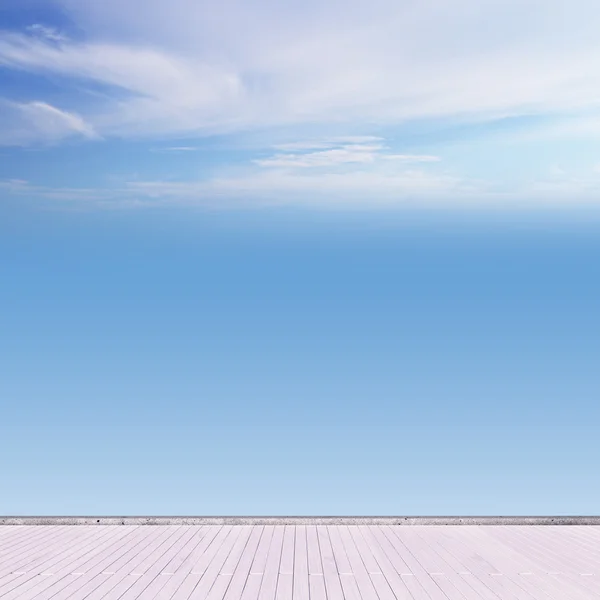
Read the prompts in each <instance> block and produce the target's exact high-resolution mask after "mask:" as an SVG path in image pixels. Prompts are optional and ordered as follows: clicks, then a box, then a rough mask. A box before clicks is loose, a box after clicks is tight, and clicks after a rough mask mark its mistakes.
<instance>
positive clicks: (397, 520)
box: [0, 516, 600, 526]
mask: <svg viewBox="0 0 600 600" xmlns="http://www.w3.org/2000/svg"><path fill="white" fill-rule="evenodd" d="M0 525H405V526H411V525H412V526H414V525H417V526H418V525H600V516H591V517H583V516H580V517H578V516H556V517H552V516H545V517H492V516H488V517H467V516H464V517H458V516H456V517H433V516H432V517H417V516H412V517H410V516H409V517H231V516H230V517H142V516H140V517H116V516H113V517H67V516H64V517H33V516H30V517H29V516H28V517H25V516H23V517H0Z"/></svg>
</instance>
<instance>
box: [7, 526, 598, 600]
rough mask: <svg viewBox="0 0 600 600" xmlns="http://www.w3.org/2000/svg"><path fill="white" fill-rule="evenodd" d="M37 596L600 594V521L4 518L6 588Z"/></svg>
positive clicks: (355, 598) (254, 598) (268, 599)
mask: <svg viewBox="0 0 600 600" xmlns="http://www.w3.org/2000/svg"><path fill="white" fill-rule="evenodd" d="M34 598H37V599H44V600H49V599H52V600H66V599H69V600H84V599H86V600H100V599H101V598H102V599H107V600H117V599H119V600H135V599H140V600H188V599H189V600H196V599H197V600H205V599H206V600H326V599H329V600H396V599H397V600H401V599H413V598H414V599H415V600H452V599H456V600H469V599H474V598H484V599H488V600H498V598H502V599H506V600H514V599H523V600H531V599H532V598H535V599H537V598H539V599H540V600H552V599H553V600H585V599H590V600H591V599H600V527H593V526H568V527H560V526H556V527H547V526H546V527H536V526H497V527H491V526H438V527H435V526H415V527H399V526H385V525H365V526H337V525H336V526H333V525H328V526H325V525H323V526H319V525H317V526H311V525H307V526H301V525H275V526H265V525H253V526H232V525H223V526H221V525H208V526H188V525H173V526H116V525H110V526H103V525H98V526H64V527H63V526H28V525H25V526H5V527H0V599H1V600H13V599H14V600H30V599H34Z"/></svg>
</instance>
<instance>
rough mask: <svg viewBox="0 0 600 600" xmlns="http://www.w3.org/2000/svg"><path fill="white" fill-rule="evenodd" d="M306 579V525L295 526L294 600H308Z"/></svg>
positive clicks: (307, 582)
mask: <svg viewBox="0 0 600 600" xmlns="http://www.w3.org/2000/svg"><path fill="white" fill-rule="evenodd" d="M309 593H310V592H309V581H308V549H307V544H306V527H305V526H304V525H299V526H297V527H296V538H295V551H294V589H293V599H294V600H309Z"/></svg>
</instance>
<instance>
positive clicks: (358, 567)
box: [338, 525, 393, 600]
mask: <svg viewBox="0 0 600 600" xmlns="http://www.w3.org/2000/svg"><path fill="white" fill-rule="evenodd" d="M351 527H356V526H355V525H352V526H351ZM338 530H339V532H340V538H341V540H342V543H343V544H344V548H345V550H346V556H347V557H348V562H349V563H350V568H351V569H352V573H353V574H354V578H355V579H356V584H357V585H358V590H359V592H360V595H361V597H362V598H363V599H367V598H369V599H373V600H376V599H377V598H378V597H379V594H378V593H377V591H376V590H375V586H374V585H373V581H372V580H371V578H370V577H369V573H368V572H367V569H366V568H365V565H364V563H363V559H362V557H361V555H360V553H359V552H358V549H357V548H356V544H355V543H354V540H353V539H352V535H351V534H350V529H349V527H348V526H347V525H341V526H339V527H338ZM378 572H379V571H378ZM388 590H389V593H387V590H384V596H383V597H382V598H381V600H390V598H389V594H392V596H393V593H392V591H391V589H389V586H388Z"/></svg>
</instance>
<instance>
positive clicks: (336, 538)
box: [327, 525, 354, 576]
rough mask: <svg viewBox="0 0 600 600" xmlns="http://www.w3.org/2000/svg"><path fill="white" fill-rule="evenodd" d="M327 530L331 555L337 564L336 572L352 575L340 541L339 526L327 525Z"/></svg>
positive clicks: (344, 549)
mask: <svg viewBox="0 0 600 600" xmlns="http://www.w3.org/2000/svg"><path fill="white" fill-rule="evenodd" d="M327 532H328V534H329V541H330V542H331V548H332V550H333V556H334V557H335V564H336V565H337V570H338V573H339V574H340V576H341V575H352V576H354V572H353V571H352V566H351V565H350V561H349V560H348V556H347V554H346V548H345V547H344V543H343V542H342V538H341V535H340V530H339V528H338V527H336V526H334V525H328V526H327Z"/></svg>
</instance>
